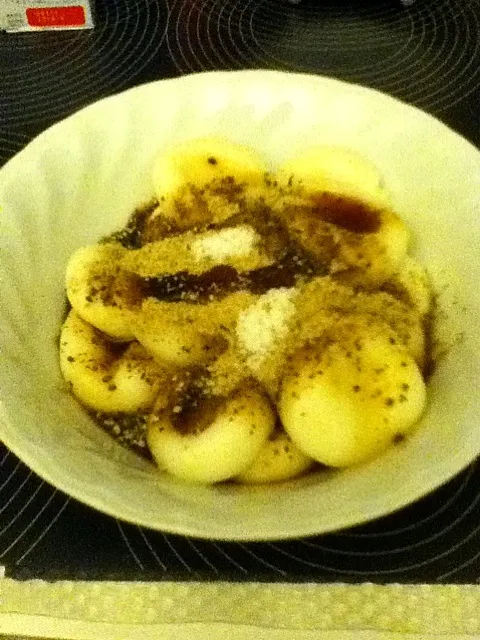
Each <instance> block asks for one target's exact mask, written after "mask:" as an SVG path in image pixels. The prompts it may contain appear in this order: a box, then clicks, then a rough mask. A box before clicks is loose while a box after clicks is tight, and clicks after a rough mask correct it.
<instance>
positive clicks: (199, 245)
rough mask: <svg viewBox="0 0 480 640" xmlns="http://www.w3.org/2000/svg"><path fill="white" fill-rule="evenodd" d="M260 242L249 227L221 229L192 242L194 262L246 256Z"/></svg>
mask: <svg viewBox="0 0 480 640" xmlns="http://www.w3.org/2000/svg"><path fill="white" fill-rule="evenodd" d="M259 241H260V236H259V235H258V234H257V232H256V231H255V229H254V228H253V227H251V226H249V225H246V224H245V225H239V226H238V227H230V228H227V229H221V230H220V231H217V232H216V233H214V234H212V235H208V236H204V237H202V238H197V239H196V240H194V241H193V242H192V253H193V256H194V258H195V260H198V261H200V260H205V259H210V260H215V261H220V260H225V259H227V258H232V257H243V256H248V255H249V254H250V253H251V252H252V251H253V249H254V248H255V247H256V245H257V244H258V242H259Z"/></svg>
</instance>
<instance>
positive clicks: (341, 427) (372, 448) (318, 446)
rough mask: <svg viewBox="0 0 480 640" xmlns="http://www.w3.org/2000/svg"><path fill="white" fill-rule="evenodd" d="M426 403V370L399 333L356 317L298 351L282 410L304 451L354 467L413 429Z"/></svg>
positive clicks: (321, 459) (285, 422)
mask: <svg viewBox="0 0 480 640" xmlns="http://www.w3.org/2000/svg"><path fill="white" fill-rule="evenodd" d="M425 404H426V388H425V383H424V380H423V378H422V375H421V373H420V370H419V367H418V365H417V364H416V362H415V360H414V359H413V358H412V356H411V355H410V354H409V353H408V351H407V349H406V348H405V347H404V346H403V345H402V344H401V343H400V341H399V340H398V339H397V336H396V335H395V334H394V333H393V332H392V331H391V330H390V329H389V328H388V327H387V326H385V325H383V324H381V323H375V322H372V320H371V319H361V318H353V317H352V319H350V320H349V321H345V322H344V323H343V326H337V327H336V328H335V329H334V330H333V331H331V332H330V333H328V334H325V335H324V336H322V337H320V338H318V339H317V340H316V341H314V342H312V343H310V344H307V345H305V346H304V347H302V348H300V349H299V350H298V351H297V352H296V353H295V354H294V356H293V358H292V360H291V362H290V364H289V367H288V369H287V372H286V375H285V377H284V378H283V380H282V385H281V393H280V400H279V412H280V417H281V420H282V423H283V425H284V427H285V430H286V431H287V433H288V434H289V435H290V437H291V438H292V440H293V442H294V443H295V444H296V445H297V446H298V447H299V448H300V449H301V450H302V451H304V453H306V454H307V455H310V456H311V457H312V458H314V459H315V460H317V461H318V462H321V463H323V464H325V465H328V466H332V467H347V466H350V465H354V464H357V463H361V462H364V461H365V460H368V459H370V458H372V457H374V456H376V455H377V454H379V453H380V452H382V451H383V450H384V449H385V448H386V447H387V446H388V445H389V444H391V443H392V442H393V441H394V440H395V439H396V438H398V437H403V436H404V435H405V434H407V433H408V432H410V431H411V430H412V428H413V427H414V426H415V425H416V423H417V422H418V421H419V419H420V417H421V415H422V413H423V411H424V409H425Z"/></svg>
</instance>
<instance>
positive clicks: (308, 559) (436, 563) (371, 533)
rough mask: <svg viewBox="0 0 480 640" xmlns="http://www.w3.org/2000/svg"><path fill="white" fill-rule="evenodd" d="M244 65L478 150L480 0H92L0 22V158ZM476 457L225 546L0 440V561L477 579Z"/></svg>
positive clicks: (65, 574) (230, 575) (48, 568)
mask: <svg viewBox="0 0 480 640" xmlns="http://www.w3.org/2000/svg"><path fill="white" fill-rule="evenodd" d="M247 68H269V69H282V70H291V71H302V72H309V73H316V74H321V75H327V76H332V77H336V78H340V79H343V80H347V81H350V82H355V83H360V84H363V85H366V86H369V87H373V88H376V89H380V90H382V91H385V92H387V93H390V94H391V95H394V96H396V97H398V98H401V99H403V100H405V101H407V102H410V103H411V104H414V105H416V106H418V107H420V108H422V109H424V110H426V111H428V112H430V113H432V114H434V115H435V116H437V117H438V118H440V119H441V120H443V121H444V122H446V123H447V124H448V125H450V126H451V127H452V128H454V129H456V130H457V131H459V132H460V133H462V134H463V135H464V136H465V137H466V138H468V139H469V140H470V141H471V142H473V143H474V144H476V145H477V146H480V109H479V100H480V2H479V0H416V2H414V3H413V4H412V5H410V6H404V5H402V4H401V3H400V2H399V1H396V0H377V1H370V0H351V1H347V0H322V2H320V1H318V0H302V1H301V2H300V3H298V4H291V3H288V2H286V1H284V0H98V1H97V2H96V4H95V28H94V29H93V30H91V31H70V32H44V33H22V34H5V33H0V163H1V162H5V161H7V160H8V159H9V158H10V157H11V156H13V155H14V154H15V153H16V152H17V151H19V150H20V149H21V148H22V147H23V146H25V144H27V143H28V141H29V140H30V139H31V138H32V137H34V136H35V135H36V134H38V133H39V132H41V131H42V130H44V129H45V128H46V127H48V126H49V125H51V124H53V123H54V122H56V121H58V120H59V119H61V118H63V117H65V116H67V115H69V114H71V113H72V112H74V111H76V110H77V109H79V108H81V107H83V106H85V105H87V104H89V103H91V102H93V101H95V100H98V99H99V98H102V97H105V96H107V95H111V94H112V93H116V92H119V91H121V90H123V89H126V88H129V87H132V86H135V85H137V84H140V83H143V82H148V81H152V80H156V79H160V78H169V77H174V76H178V75H182V74H186V73H192V72H198V71H204V70H212V69H222V70H227V69H233V70H234V69H247ZM479 468H480V467H479V463H478V462H477V463H475V464H473V465H472V466H471V467H470V468H468V469H467V470H466V471H464V472H463V473H462V474H460V475H459V476H458V477H456V478H455V479H454V480H452V481H451V482H450V483H449V484H448V485H446V486H445V487H443V488H441V489H440V490H438V491H437V492H435V493H434V494H432V495H431V496H429V497H427V498H426V499H424V500H422V501H420V502H418V503H416V504H415V505H413V506H410V507H408V508H407V509H404V510H403V511H401V512H399V513H397V514H394V515H392V516H389V517H387V518H384V519H382V520H379V521H377V522H375V523H371V524H368V525H366V526H362V527H358V528H356V529H352V530H349V531H346V532H342V533H338V534H334V535H327V536H320V537H314V538H308V539H303V540H294V541H288V542H278V543H248V544H243V543H221V542H207V541H198V540H194V539H188V538H183V537H180V536H173V535H164V534H162V533H158V532H152V531H149V530H147V529H142V528H140V527H136V526H132V525H129V524H125V523H122V522H119V521H117V520H115V519H113V518H110V517H108V516H103V515H101V514H99V513H97V512H94V511H93V510H91V509H89V508H88V507H85V506H83V505H81V504H79V503H78V502H76V501H75V500H73V499H69V498H67V497H66V496H65V495H63V494H62V493H60V492H59V491H56V490H55V489H54V488H52V487H51V486H49V485H48V484H46V483H45V482H43V481H41V480H40V479H39V478H38V477H37V476H36V475H35V474H34V473H32V472H31V471H29V469H27V468H26V467H25V466H24V465H23V464H22V463H21V462H19V461H18V460H17V459H16V457H15V456H14V455H13V454H12V453H10V452H9V451H8V450H7V449H6V448H4V447H2V445H1V444H0V564H2V565H4V566H5V567H6V574H7V575H9V576H11V577H16V578H46V579H124V580H145V579H146V580H149V579H155V580H169V579H177V580H220V579H230V580H270V581H274V580H282V581H319V582H321V581H329V582H330V581H352V582H361V581H372V582H406V583H410V582H477V580H479V579H480V517H479V514H480V509H479V508H478V505H479V503H480V477H479Z"/></svg>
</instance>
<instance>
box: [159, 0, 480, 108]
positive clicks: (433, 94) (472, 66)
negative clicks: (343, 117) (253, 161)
mask: <svg viewBox="0 0 480 640" xmlns="http://www.w3.org/2000/svg"><path fill="white" fill-rule="evenodd" d="M171 20H172V21H173V22H175V41H172V39H171V38H170V39H169V46H170V51H171V55H172V59H173V61H174V63H175V64H176V66H177V68H178V69H179V70H180V71H182V72H193V71H201V70H208V69H218V68H221V69H224V68H245V67H257V68H258V67H267V68H278V69H286V70H291V71H306V72H311V73H320V74H325V75H330V76H334V77H340V78H343V79H345V80H348V81H351V82H356V83H359V84H364V85H367V86H372V87H375V88H377V89H380V90H383V91H386V92H388V93H391V94H393V95H395V96H397V97H400V98H402V99H404V100H407V101H409V102H412V103H413V104H416V105H417V106H419V107H421V108H424V109H427V110H429V111H432V112H435V113H440V112H442V111H445V110H447V109H448V108H450V107H452V106H453V105H455V104H456V103H457V102H459V101H461V100H463V99H465V98H466V97H468V96H469V95H470V94H471V93H472V91H475V90H476V89H478V87H479V86H480V18H479V15H478V10H477V9H476V8H475V6H472V5H471V4H470V3H468V2H467V1H466V0H440V1H439V2H436V3H428V2H422V0H418V1H417V2H416V3H415V4H413V5H412V6H411V7H409V8H405V7H402V6H401V4H400V3H399V2H396V1H395V2H394V1H393V0H392V1H391V2H387V1H385V2H381V1H378V2H365V1H364V0H357V2H355V3H353V4H348V5H343V6H342V5H339V4H338V3H336V2H333V1H332V0H331V1H330V2H322V3H317V2H315V3H314V2H308V1H306V2H303V3H301V4H299V5H295V6H293V5H289V4H287V3H285V2H281V0H227V1H226V2H225V1H224V0H207V1H204V2H198V0H197V1H196V2H191V1H190V0H177V2H175V3H174V5H172V15H171ZM167 37H168V36H167Z"/></svg>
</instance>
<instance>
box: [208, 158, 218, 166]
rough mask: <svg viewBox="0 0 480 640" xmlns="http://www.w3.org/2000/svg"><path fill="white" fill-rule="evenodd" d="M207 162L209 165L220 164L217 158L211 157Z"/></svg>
mask: <svg viewBox="0 0 480 640" xmlns="http://www.w3.org/2000/svg"><path fill="white" fill-rule="evenodd" d="M207 162H208V164H218V160H217V159H216V158H214V157H213V156H210V158H208V160H207Z"/></svg>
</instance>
